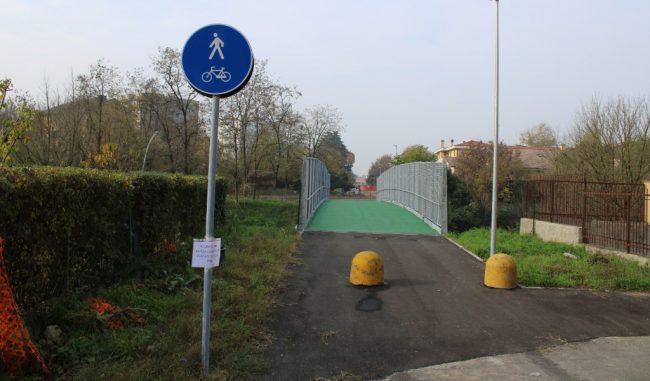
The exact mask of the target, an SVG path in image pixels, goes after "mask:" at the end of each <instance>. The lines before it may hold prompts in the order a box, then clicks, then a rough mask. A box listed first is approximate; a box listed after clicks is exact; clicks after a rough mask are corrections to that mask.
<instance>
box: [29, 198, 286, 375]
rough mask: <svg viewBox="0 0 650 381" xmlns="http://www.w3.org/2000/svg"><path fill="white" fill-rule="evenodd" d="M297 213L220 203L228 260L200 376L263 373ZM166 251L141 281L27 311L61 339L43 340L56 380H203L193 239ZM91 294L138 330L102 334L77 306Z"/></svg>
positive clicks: (218, 273)
mask: <svg viewBox="0 0 650 381" xmlns="http://www.w3.org/2000/svg"><path fill="white" fill-rule="evenodd" d="M296 213H297V205H296V204H295V203H287V202H279V201H242V202H240V203H235V202H228V203H227V221H228V222H227V223H226V224H225V225H223V226H218V227H217V236H220V237H222V240H223V242H225V243H226V244H227V245H228V252H227V261H226V263H225V264H224V265H223V266H221V267H218V268H216V269H215V271H214V276H213V283H212V325H211V343H210V344H211V359H212V360H211V365H212V370H211V374H210V376H209V377H208V378H205V379H208V380H234V379H247V378H248V377H249V376H250V375H251V374H252V373H255V372H261V371H263V370H265V369H266V364H265V362H264V359H263V352H264V350H265V348H266V347H267V346H268V345H269V343H270V341H271V337H270V334H269V332H268V331H267V328H266V322H267V319H268V316H269V314H270V308H271V307H272V305H273V303H274V302H275V300H276V296H277V290H278V289H279V287H280V286H281V284H282V282H283V279H284V277H285V275H286V273H285V272H286V265H287V264H288V263H289V262H290V261H292V256H291V252H292V251H293V246H294V244H295V242H296V240H297V235H296V233H295V231H294V229H293V226H294V224H295V216H296ZM166 245H167V246H168V247H169V248H170V252H171V253H169V254H168V255H167V257H168V258H165V261H163V262H161V263H152V264H151V269H152V272H151V274H149V275H148V276H147V277H146V278H137V279H131V280H128V281H124V282H121V283H118V284H115V285H113V286H112V287H109V288H106V289H102V290H98V291H96V292H95V293H93V295H88V292H87V291H86V292H80V293H78V294H75V295H70V296H68V297H66V298H59V299H57V300H52V301H50V302H48V303H45V304H43V305H42V306H41V308H40V309H39V310H38V311H33V314H31V323H33V324H32V326H33V327H34V330H35V331H36V332H39V331H42V328H44V327H45V326H46V325H51V324H56V325H59V326H60V327H61V328H62V330H63V332H64V339H63V344H61V345H51V344H48V343H47V342H45V341H44V340H41V342H40V347H41V349H42V351H43V353H44V355H45V356H46V358H47V361H49V363H50V364H52V367H53V369H54V371H55V372H56V374H57V379H60V380H102V379H106V380H197V379H201V375H200V372H199V370H200V363H201V349H200V345H201V318H202V282H201V280H202V279H203V277H202V273H203V271H202V269H193V268H191V267H190V264H189V263H190V259H191V246H192V240H191V239H188V240H184V241H180V242H175V243H171V242H168V243H166ZM172 245H173V250H171V248H172ZM170 256H171V257H170ZM88 296H93V297H98V298H101V299H102V300H106V301H108V302H110V303H111V304H113V305H115V306H119V308H120V309H119V311H122V312H124V311H126V312H125V313H127V312H128V313H130V312H132V311H136V312H137V313H138V314H139V315H138V316H141V318H142V320H138V321H139V322H143V324H138V325H130V324H127V325H125V326H124V327H122V328H121V329H115V330H111V329H107V327H106V326H105V325H103V324H101V320H98V313H97V312H95V311H93V310H92V309H91V308H90V306H89V305H88V303H85V302H84V299H85V298H86V297H88ZM122 312H120V313H122ZM107 318H110V317H109V316H108V315H106V316H102V317H101V319H107ZM98 321H99V323H98Z"/></svg>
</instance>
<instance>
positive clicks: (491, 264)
mask: <svg viewBox="0 0 650 381" xmlns="http://www.w3.org/2000/svg"><path fill="white" fill-rule="evenodd" d="M484 284H485V285H486V286H487V287H491V288H505V289H511V288H515V287H517V265H516V264H515V261H514V259H512V257H511V256H509V255H508V254H503V253H497V254H494V255H493V256H491V257H490V258H489V259H488V260H487V261H486V262H485V279H484Z"/></svg>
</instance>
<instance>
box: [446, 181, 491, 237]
mask: <svg viewBox="0 0 650 381" xmlns="http://www.w3.org/2000/svg"><path fill="white" fill-rule="evenodd" d="M482 222H483V212H482V211H481V207H480V205H479V204H478V202H476V201H475V200H474V199H473V198H472V195H471V194H470V192H469V191H468V190H467V185H465V183H464V182H463V181H462V180H461V179H460V178H459V177H457V176H454V175H452V174H451V171H450V170H447V228H448V229H449V231H452V232H464V231H466V230H469V229H471V228H475V227H479V226H481V224H482Z"/></svg>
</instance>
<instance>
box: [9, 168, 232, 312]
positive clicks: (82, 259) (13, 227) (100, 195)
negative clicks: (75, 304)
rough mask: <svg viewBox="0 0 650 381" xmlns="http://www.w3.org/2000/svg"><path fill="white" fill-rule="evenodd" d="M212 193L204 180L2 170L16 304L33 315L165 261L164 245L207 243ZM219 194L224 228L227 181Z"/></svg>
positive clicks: (218, 216)
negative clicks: (74, 293)
mask: <svg viewBox="0 0 650 381" xmlns="http://www.w3.org/2000/svg"><path fill="white" fill-rule="evenodd" d="M206 189H207V178H206V177H199V176H179V175H165V174H150V173H118V172H109V171H98V170H85V169H78V168H52V167H43V168H40V167H39V168H5V169H0V236H2V237H4V238H5V265H6V268H7V271H8V274H9V278H10V280H11V283H12V288H13V292H14V295H15V297H16V298H17V300H18V302H19V303H20V304H21V305H22V306H24V307H25V308H29V307H32V306H35V305H36V304H38V303H39V302H41V301H42V300H44V299H47V298H50V297H54V296H57V295H61V294H63V293H65V292H68V291H70V290H75V289H79V288H94V287H98V286H100V285H104V284H109V283H111V282H114V281H115V280H117V279H119V278H121V277H123V276H125V275H127V274H129V273H131V272H133V271H134V270H138V269H139V268H140V267H141V266H142V265H143V264H145V263H146V262H147V261H149V260H151V259H152V258H154V257H155V256H158V255H162V254H163V253H162V252H163V250H164V242H165V241H169V242H174V241H176V240H177V238H179V237H187V236H194V237H200V236H203V235H204V224H205V201H206ZM216 193H217V201H216V210H215V219H216V222H217V223H222V222H223V220H224V215H225V214H224V205H225V197H226V186H225V182H224V181H223V180H222V179H219V180H218V182H217V192H216Z"/></svg>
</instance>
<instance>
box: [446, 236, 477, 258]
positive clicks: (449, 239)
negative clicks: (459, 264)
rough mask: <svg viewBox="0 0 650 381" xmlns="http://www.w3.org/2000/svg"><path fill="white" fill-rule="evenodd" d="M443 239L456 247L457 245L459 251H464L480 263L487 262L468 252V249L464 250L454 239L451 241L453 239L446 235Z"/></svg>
mask: <svg viewBox="0 0 650 381" xmlns="http://www.w3.org/2000/svg"><path fill="white" fill-rule="evenodd" d="M442 237H445V239H446V240H447V241H449V242H451V243H453V244H454V245H456V247H458V248H459V249H461V250H462V251H464V252H465V253H467V254H469V255H471V256H472V257H474V259H476V260H477V261H479V262H481V263H485V261H484V260H483V258H481V257H479V256H478V255H476V254H474V253H472V252H471V251H469V250H467V249H466V248H464V247H463V246H461V245H460V244H458V243H457V242H456V241H454V240H453V239H451V238H449V237H447V236H445V235H443V236H442Z"/></svg>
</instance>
